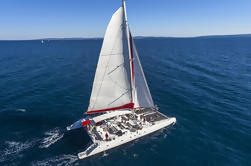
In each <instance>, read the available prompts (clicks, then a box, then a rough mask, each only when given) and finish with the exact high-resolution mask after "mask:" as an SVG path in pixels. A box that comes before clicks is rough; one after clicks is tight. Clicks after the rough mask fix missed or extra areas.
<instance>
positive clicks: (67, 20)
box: [0, 0, 251, 40]
mask: <svg viewBox="0 0 251 166" xmlns="http://www.w3.org/2000/svg"><path fill="white" fill-rule="evenodd" d="M126 3H127V16H128V22H129V26H130V29H131V32H132V34H133V36H166V37H170V36H171V37H192V36H203V35H226V34H248V33H249V34H250V33H251V0H127V1H126ZM120 6H121V0H1V1H0V40H27V39H39V38H71V37H103V36H104V34H105V30H106V27H107V25H108V23H109V20H110V18H111V16H112V14H113V13H114V12H115V11H116V10H117V9H118V8H119V7H120Z"/></svg>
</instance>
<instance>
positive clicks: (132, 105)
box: [86, 103, 134, 114]
mask: <svg viewBox="0 0 251 166" xmlns="http://www.w3.org/2000/svg"><path fill="white" fill-rule="evenodd" d="M133 107H134V103H129V104H125V105H122V106H119V107H113V108H107V109H102V110H92V111H87V112H86V113H87V114H93V113H98V112H105V111H114V110H121V109H133Z"/></svg>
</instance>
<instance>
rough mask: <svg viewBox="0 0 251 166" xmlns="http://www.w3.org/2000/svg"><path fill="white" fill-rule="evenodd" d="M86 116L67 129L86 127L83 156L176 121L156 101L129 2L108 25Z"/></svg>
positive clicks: (81, 156) (81, 155)
mask: <svg viewBox="0 0 251 166" xmlns="http://www.w3.org/2000/svg"><path fill="white" fill-rule="evenodd" d="M85 114H86V117H84V118H82V119H80V120H78V121H77V122H75V123H74V124H72V125H71V126H68V127H67V130H73V129H76V128H79V127H84V128H85V129H86V132H87V133H88V135H89V136H90V138H91V140H92V144H91V145H90V146H89V147H88V148H87V149H86V150H85V151H83V152H81V153H79V154H78V157H79V158H80V159H83V158H86V157H90V156H92V155H95V154H98V153H100V152H105V151H107V150H108V149H111V148H114V147H117V146H120V145H122V144H125V143H127V142H129V141H132V140H135V139H137V138H140V137H142V136H145V135H147V134H150V133H152V132H155V131H157V130H160V129H162V128H164V127H167V126H170V125H173V124H175V123H176V118H174V117H172V118H169V117H167V116H166V115H164V114H162V113H160V112H159V111H158V107H157V106H155V105H154V102H153V100H152V96H151V93H150V90H149V88H148V85H147V82H146V78H145V75H144V72H143V69H142V66H141V63H140V59H139V56H138V53H137V50H136V47H135V43H134V40H133V38H132V35H131V32H130V29H129V26H128V23H127V16H126V4H125V2H124V1H122V7H120V8H119V9H118V10H117V11H116V12H115V13H114V14H113V16H112V18H111V21H110V23H109V25H108V27H107V30H106V34H105V37H104V41H103V45H102V49H101V52H100V56H99V60H98V65H97V69H96V74H95V78H94V82H93V87H92V93H91V97H90V102H89V107H88V110H87V112H86V113H85Z"/></svg>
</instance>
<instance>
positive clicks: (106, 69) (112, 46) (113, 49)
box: [91, 28, 120, 109]
mask: <svg viewBox="0 0 251 166" xmlns="http://www.w3.org/2000/svg"><path fill="white" fill-rule="evenodd" d="M119 30H120V29H119V28H118V29H117V32H116V36H117V34H118V33H119ZM115 41H116V40H114V41H113V46H112V49H111V54H112V51H113V50H114V47H115ZM110 60H111V56H109V60H108V62H107V64H106V67H105V71H104V74H103V77H102V81H101V85H100V86H99V89H98V92H97V94H96V96H95V101H94V103H93V105H92V107H91V108H92V109H93V108H94V106H95V105H96V103H97V99H98V98H97V96H98V95H99V93H100V90H101V87H102V85H103V81H104V78H105V75H106V71H107V68H108V65H109V63H110Z"/></svg>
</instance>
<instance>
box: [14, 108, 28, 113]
mask: <svg viewBox="0 0 251 166" xmlns="http://www.w3.org/2000/svg"><path fill="white" fill-rule="evenodd" d="M16 111H18V112H26V109H23V108H21V109H17V110H16Z"/></svg>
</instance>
